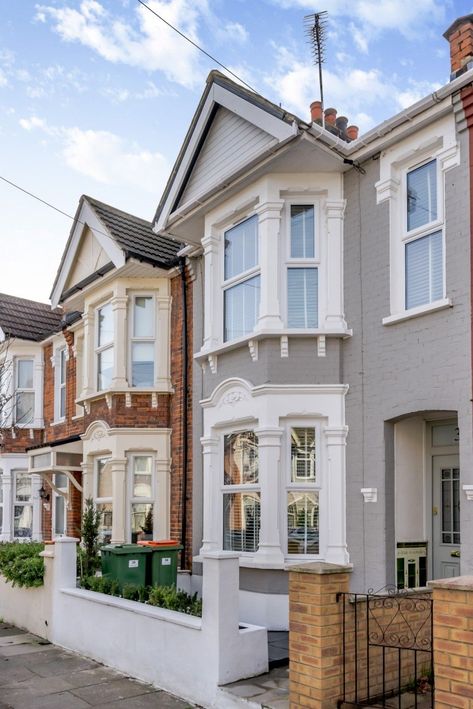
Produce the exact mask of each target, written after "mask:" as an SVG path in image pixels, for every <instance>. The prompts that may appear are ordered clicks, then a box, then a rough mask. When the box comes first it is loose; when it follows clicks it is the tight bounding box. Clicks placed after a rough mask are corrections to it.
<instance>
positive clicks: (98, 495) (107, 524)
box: [94, 458, 113, 544]
mask: <svg viewBox="0 0 473 709" xmlns="http://www.w3.org/2000/svg"><path fill="white" fill-rule="evenodd" d="M109 462H110V458H97V459H96V460H95V500H94V502H95V504H96V507H97V509H98V511H99V512H100V513H101V520H100V528H99V536H100V540H101V542H102V543H103V544H108V543H109V542H110V540H111V538H112V518H113V502H112V500H113V487H112V469H111V466H110V465H108V463H109Z"/></svg>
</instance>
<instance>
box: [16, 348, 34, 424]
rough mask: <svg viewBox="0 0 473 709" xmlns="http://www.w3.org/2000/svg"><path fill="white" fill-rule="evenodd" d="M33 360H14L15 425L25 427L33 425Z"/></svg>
mask: <svg viewBox="0 0 473 709" xmlns="http://www.w3.org/2000/svg"><path fill="white" fill-rule="evenodd" d="M33 372H34V367H33V359H26V358H22V359H16V360H15V423H16V424H17V425H18V424H19V425H20V426H25V425H28V424H31V423H33V419H34V407H35V392H34V379H33Z"/></svg>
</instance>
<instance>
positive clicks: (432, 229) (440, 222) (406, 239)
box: [401, 156, 446, 313]
mask: <svg viewBox="0 0 473 709" xmlns="http://www.w3.org/2000/svg"><path fill="white" fill-rule="evenodd" d="M431 162H435V175H436V180H437V218H436V219H434V220H433V221H431V222H428V223H427V224H423V225H422V226H420V227H417V228H415V229H411V230H410V231H408V228H407V215H408V212H407V210H408V204H409V195H408V190H407V176H408V175H409V173H410V172H413V171H414V170H417V169H418V168H420V167H423V166H424V165H428V164H429V163H431ZM443 182H444V181H443V179H442V175H441V173H440V166H439V161H438V159H437V158H436V157H435V156H432V157H430V156H429V157H426V158H424V159H423V160H422V161H421V162H414V163H411V164H409V165H407V166H406V168H405V169H404V170H403V173H402V207H403V214H402V222H401V224H402V235H401V240H402V263H403V265H402V276H403V292H404V310H405V311H406V313H408V312H410V311H411V310H415V309H416V308H418V307H421V308H422V307H435V304H436V303H438V302H439V301H443V300H444V298H445V289H446V275H445V246H446V244H445V228H444V212H445V197H444V184H443ZM439 231H440V232H441V233H442V296H441V298H437V299H436V300H431V301H429V302H428V303H423V304H422V305H420V306H415V307H413V308H408V307H407V283H406V246H407V244H411V243H413V242H414V241H417V240H419V239H422V238H424V237H426V236H432V235H433V234H435V233H437V232H439Z"/></svg>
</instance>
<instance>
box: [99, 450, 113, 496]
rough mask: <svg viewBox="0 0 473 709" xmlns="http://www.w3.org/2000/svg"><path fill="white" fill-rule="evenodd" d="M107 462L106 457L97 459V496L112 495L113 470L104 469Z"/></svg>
mask: <svg viewBox="0 0 473 709" xmlns="http://www.w3.org/2000/svg"><path fill="white" fill-rule="evenodd" d="M106 463H108V460H107V459H106V458H102V459H101V460H98V461H97V497H112V470H111V468H110V467H108V468H106V469H104V468H105V465H106Z"/></svg>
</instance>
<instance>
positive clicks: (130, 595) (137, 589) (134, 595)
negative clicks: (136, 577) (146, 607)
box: [122, 583, 151, 603]
mask: <svg viewBox="0 0 473 709" xmlns="http://www.w3.org/2000/svg"><path fill="white" fill-rule="evenodd" d="M150 591H151V589H150V587H149V586H137V585H136V584H134V583H127V584H125V586H123V594H122V595H123V598H126V599H127V600H128V601H139V602H140V603H148V600H149V594H150Z"/></svg>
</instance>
